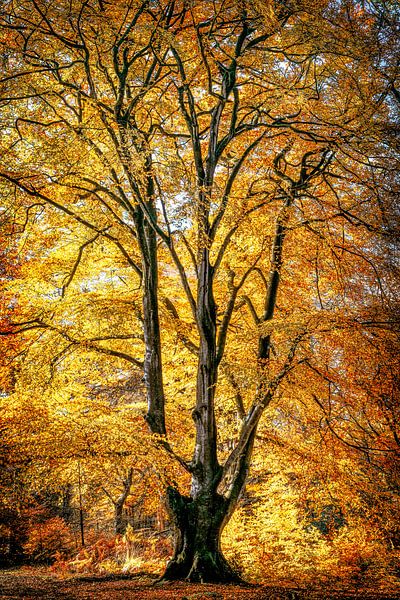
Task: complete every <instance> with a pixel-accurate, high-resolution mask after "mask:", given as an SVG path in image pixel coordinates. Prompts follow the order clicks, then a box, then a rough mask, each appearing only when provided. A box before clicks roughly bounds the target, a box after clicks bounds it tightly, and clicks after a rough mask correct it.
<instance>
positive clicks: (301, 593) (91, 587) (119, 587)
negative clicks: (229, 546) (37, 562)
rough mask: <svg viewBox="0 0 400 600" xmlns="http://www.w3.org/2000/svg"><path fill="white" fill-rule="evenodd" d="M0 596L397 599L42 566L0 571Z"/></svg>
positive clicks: (60, 599) (29, 599)
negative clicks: (62, 572)
mask: <svg viewBox="0 0 400 600" xmlns="http://www.w3.org/2000/svg"><path fill="white" fill-rule="evenodd" d="M0 598H1V599H7V600H36V599H38V598H46V599H47V600H50V599H53V598H54V599H55V600H94V599H95V600H263V599H264V600H329V599H334V600H354V599H357V600H361V599H362V600H400V589H399V592H398V593H392V594H388V593H384V592H381V593H377V592H375V593H373V592H368V591H366V590H361V589H360V590H358V591H354V592H352V593H350V592H347V593H343V592H339V591H336V592H335V591H333V590H332V591H321V590H320V591H317V590H299V589H297V590H296V589H289V588H285V589H283V588H277V587H247V586H219V585H196V584H187V583H174V584H163V585H159V584H156V585H154V580H152V579H151V578H150V577H149V576H146V575H144V576H135V577H129V578H128V577H126V578H122V577H119V578H115V579H111V578H107V577H73V578H72V577H69V578H60V577H57V576H56V575H54V574H52V573H50V572H49V571H48V570H46V569H40V568H34V569H33V568H22V569H12V570H5V571H0Z"/></svg>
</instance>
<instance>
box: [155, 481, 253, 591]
mask: <svg viewBox="0 0 400 600" xmlns="http://www.w3.org/2000/svg"><path fill="white" fill-rule="evenodd" d="M167 503H168V510H169V513H170V516H171V518H172V521H173V523H174V526H175V530H176V537H175V548H174V554H173V557H172V558H171V560H170V561H169V563H168V564H167V567H166V570H165V573H164V575H163V580H167V581H171V580H180V579H186V580H188V581H197V582H201V583H205V582H221V583H223V582H241V581H242V580H241V578H240V577H239V575H238V574H237V573H236V572H235V571H234V570H233V569H232V568H231V567H230V566H229V564H228V563H227V561H226V559H225V558H224V556H223V554H222V551H221V545H220V539H221V533H222V530H223V527H224V525H225V524H226V515H227V502H226V500H225V499H224V498H223V497H222V496H221V495H219V494H217V493H213V494H208V495H207V496H202V495H199V496H197V497H196V498H195V499H193V498H189V497H187V496H182V495H181V494H180V493H179V492H178V491H177V490H176V489H174V488H172V487H170V488H169V489H168V491H167Z"/></svg>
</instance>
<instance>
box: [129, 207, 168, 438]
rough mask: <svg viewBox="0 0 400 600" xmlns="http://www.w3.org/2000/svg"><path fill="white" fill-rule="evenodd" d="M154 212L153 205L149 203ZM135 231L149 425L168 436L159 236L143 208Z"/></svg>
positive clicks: (154, 431)
mask: <svg viewBox="0 0 400 600" xmlns="http://www.w3.org/2000/svg"><path fill="white" fill-rule="evenodd" d="M148 210H149V211H150V212H152V213H154V218H155V210H154V206H153V204H152V203H151V202H149V203H148ZM136 231H137V234H138V241H139V245H140V250H141V255H142V270H143V333H144V341H145V348H146V353H145V359H144V380H145V384H146V393H147V406H148V410H147V416H146V418H147V422H148V425H149V428H150V430H151V431H152V433H158V434H161V435H165V433H166V429H165V414H164V402H165V398H164V387H163V377H162V360H161V334H160V320H159V313H158V262H157V237H156V234H155V232H154V231H153V229H152V228H151V226H150V225H149V223H148V222H147V221H146V220H145V218H144V216H143V212H142V210H141V209H140V208H138V209H137V213H136Z"/></svg>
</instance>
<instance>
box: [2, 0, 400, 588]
mask: <svg viewBox="0 0 400 600" xmlns="http://www.w3.org/2000/svg"><path fill="white" fill-rule="evenodd" d="M398 13H399V6H398V5H397V2H391V1H390V0H388V1H384V0H382V1H381V0H375V1H371V2H368V1H360V2H356V1H355V0H344V1H343V2H342V1H333V0H312V1H311V0H289V1H286V2H281V1H279V0H264V1H262V0H243V1H237V0H209V1H200V0H190V1H184V0H177V1H167V0H144V1H139V0H118V1H116V2H108V1H106V0H103V1H102V0H85V1H83V0H56V1H50V0H22V1H21V0H18V1H16V0H4V1H3V3H2V8H1V13H0V27H1V54H2V73H3V74H2V78H1V81H0V85H1V87H0V101H1V127H2V137H1V141H0V150H1V157H0V189H1V201H0V233H1V241H0V256H1V260H2V264H1V270H0V286H1V288H0V289H1V297H0V310H1V314H0V333H1V338H0V340H1V344H2V349H1V356H0V365H1V369H2V372H1V376H0V385H1V392H2V393H1V399H0V401H1V404H0V406H1V412H0V432H1V433H2V435H3V437H4V442H3V443H4V448H5V449H6V454H7V458H5V454H4V459H3V457H2V463H3V467H4V469H3V471H2V475H1V480H0V484H1V486H2V489H3V491H4V500H3V501H2V502H3V504H2V505H1V508H2V510H3V512H4V513H6V512H7V511H8V512H10V511H11V512H12V511H15V510H17V511H18V510H22V508H21V507H23V506H24V505H27V504H29V503H32V502H33V501H34V499H36V500H35V501H36V502H37V501H38V499H39V498H42V499H43V498H44V497H47V498H48V497H49V494H52V498H53V503H54V502H55V503H56V504H57V502H58V501H59V500H55V498H58V499H60V498H61V497H63V498H64V504H65V502H66V500H65V498H66V497H68V502H69V503H72V504H74V502H75V505H76V506H77V507H79V508H80V517H81V522H80V525H81V529H82V531H81V533H82V543H84V538H83V521H82V519H83V516H82V515H83V508H82V506H83V505H82V502H83V503H84V504H85V506H84V509H85V511H86V512H89V511H90V510H92V512H93V511H94V512H95V513H97V514H103V513H102V511H104V510H105V509H104V505H105V504H107V503H108V506H109V507H111V508H112V510H113V512H114V517H113V518H114V525H115V531H116V533H117V534H123V533H124V531H125V528H126V519H125V517H126V507H127V506H131V507H135V506H138V505H139V503H141V506H145V507H147V508H146V510H147V513H148V514H149V515H152V514H153V515H154V514H156V513H157V511H158V512H159V511H160V510H161V511H162V510H163V509H161V508H160V507H165V510H166V513H165V514H164V516H163V522H164V526H165V523H167V524H168V527H170V528H171V530H172V529H173V530H174V551H173V555H172V558H170V560H169V562H168V564H167V567H166V570H165V573H164V577H165V579H184V578H188V579H189V580H193V581H233V580H237V579H238V578H239V575H238V571H242V573H243V572H244V573H247V575H246V576H250V577H251V576H255V577H256V576H257V573H259V572H261V571H260V569H261V566H260V565H261V563H262V562H266V563H268V564H269V568H270V569H272V570H273V569H274V560H275V561H278V560H283V558H282V557H283V554H284V552H285V550H284V548H285V544H288V545H290V544H291V543H292V544H293V546H292V550H291V551H290V553H291V560H292V562H293V564H294V563H296V560H298V561H299V564H300V563H301V560H302V559H300V558H298V557H297V555H296V554H295V551H294V550H293V548H294V547H296V548H299V547H301V543H300V542H299V540H300V539H303V538H302V536H303V537H304V536H306V537H307V536H309V537H310V536H312V535H313V536H314V542H313V544H314V546H312V544H311V542H310V544H311V545H310V548H312V547H316V546H315V544H320V545H319V546H318V548H319V549H320V550H319V551H320V552H321V555H322V550H321V548H322V545H321V544H328V543H329V544H331V551H332V552H333V550H332V548H333V547H334V545H335V543H336V542H335V540H336V539H338V536H342V538H341V542H340V543H342V544H344V543H348V542H346V540H345V530H346V529H347V530H348V531H350V534H351V535H350V537H352V539H353V543H354V545H355V547H357V543H358V544H359V546H360V547H361V546H362V547H364V549H365V548H368V552H370V554H371V553H372V554H371V556H372V555H373V552H374V551H375V550H373V549H372V550H371V548H373V544H374V543H375V542H376V543H377V544H381V546H380V548H381V549H380V550H379V552H381V555H382V552H383V550H382V548H386V550H387V551H389V550H388V549H391V551H394V550H395V548H396V547H397V546H396V544H397V543H398V544H399V545H400V539H399V540H397V541H396V539H397V538H396V535H397V536H398V537H399V532H398V531H397V533H396V521H397V519H398V509H399V503H398V502H399V499H398V494H399V486H400V478H399V477H400V474H399V456H400V454H399V453H400V441H399V439H400V430H399V404H398V402H399V397H398V383H399V380H398V316H397V314H398V311H397V308H398V304H397V306H396V303H398V301H397V300H396V298H397V295H398V290H399V272H398V269H399V262H398V261H399V256H398V248H397V246H396V238H397V235H398V227H399V214H398V206H396V197H397V193H398V188H399V180H398V174H397V170H398V161H399V147H398V139H396V134H397V132H398V111H399V106H400V100H399V99H400V92H399V89H398V86H399V85H400V82H399V74H398V63H399V52H398V50H399V48H398V46H399V32H398V16H399V15H398ZM63 494H64V495H63ZM60 501H61V500H60ZM285 502H286V504H285ZM24 503H25V504H24ZM135 503H136V504H135ZM146 503H147V504H146ZM284 506H286V507H287V508H286V509H285V510H283V509H282V507H284ZM132 510H133V508H132ZM124 511H125V512H124ZM324 511H325V512H324ZM124 515H125V516H124ZM324 515H325V516H324ZM97 518H98V520H100V521H101V518H100V517H97ZM252 518H253V521H251V519H252ZM124 519H125V520H124ZM67 520H68V519H67ZM368 521H369V523H370V527H372V529H371V531H373V532H374V533H373V534H371V536H370V537H369V538H368V539H367V537H368V536H367V537H365V536H364V537H363V535H364V533H365V528H366V523H367V522H368ZM228 522H229V525H228ZM251 522H253V525H251ZM257 523H258V525H257ZM371 523H373V525H371ZM252 527H253V529H251V528H252ZM254 527H259V531H258V533H257V534H256V537H255V538H254V539H253V542H250V540H251V536H252V535H253V536H254V531H255V530H254ZM324 527H325V529H324ZM245 528H247V534H246V535H247V543H248V544H249V545H251V543H253V546H254V552H255V554H254V555H253V556H255V557H256V558H254V559H253V560H254V561H255V562H254V564H258V567H257V568H256V569H255V573H256V575H254V573H253V575H252V572H251V568H250V567H249V565H247V567H246V564H243V563H241V562H240V560H241V558H240V544H239V541H236V542H235V543H234V542H233V541H232V540H234V539H235V536H236V537H237V538H238V540H239V539H240V536H241V535H244V534H243V532H244V529H245ZM223 530H224V535H226V539H227V540H228V541H225V542H224V548H226V551H225V553H223V550H222V545H221V534H222V532H223ZM281 530H282V531H286V534H285V535H286V538H285V537H283V538H282V540H285V539H286V542H285V541H283V546H282V540H281V541H279V543H278V541H276V539H275V538H274V536H277V535H280V534H279V532H280V531H281ZM241 532H242V533H241ZM249 532H250V533H249ZM251 532H253V533H251ZM294 532H297V533H294ZM363 532H364V533H363ZM290 536H292V538H293V540H294V539H296V540H298V541H297V542H296V543H294V542H291V541H290V540H291V539H292V538H291V537H290ZM293 536H298V538H295V537H293ZM317 536H319V538H318V540H319V541H318V540H317ZM324 536H325V537H324ZM335 536H336V537H335ZM357 536H358V537H357ZM374 536H375V537H374ZM274 539H275V542H274ZM310 539H311V538H310ZM349 539H350V538H349ZM229 540H231V541H230V542H229ZM354 540H356V542H354ZM357 540H358V542H357ZM303 541H304V540H303ZM304 543H305V542H304ZM307 543H308V542H307ZM235 544H236V545H235ZM339 547H340V544H339V543H337V548H336V550H337V549H338V548H339ZM232 548H233V549H232ZM238 548H239V550H238ZM261 548H262V552H261ZM282 548H283V549H282ZM336 550H335V551H336ZM386 550H385V552H386ZM296 551H297V550H296ZM257 552H258V554H257ZM310 552H311V550H310ZM327 552H328V551H327ZM366 552H367V551H366ZM379 552H378V553H379ZM263 553H264V554H263ZM225 555H226V556H225ZM327 556H328V554H327ZM385 556H386V555H385ZM296 557H297V558H296ZM321 560H322V559H321ZM371 560H372V559H371ZM387 560H388V561H390V560H392V559H391V558H388V559H387ZM257 561H258V562H257ZM276 564H278V563H276ZM335 564H340V563H337V562H336V563H335ZM357 564H358V563H357ZM353 566H354V565H353ZM246 568H247V571H246ZM276 568H278V567H276ZM253 569H254V566H253ZM257 569H258V570H257ZM360 569H361V567H360ZM249 573H250V575H249Z"/></svg>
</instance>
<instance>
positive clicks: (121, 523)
mask: <svg viewBox="0 0 400 600" xmlns="http://www.w3.org/2000/svg"><path fill="white" fill-rule="evenodd" d="M123 509H124V503H123V502H116V503H115V505H114V530H115V535H124V533H125V529H126V522H125V520H124V518H123V513H124V510H123Z"/></svg>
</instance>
